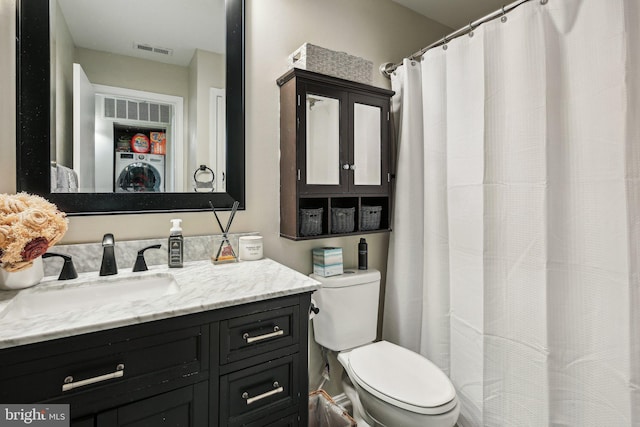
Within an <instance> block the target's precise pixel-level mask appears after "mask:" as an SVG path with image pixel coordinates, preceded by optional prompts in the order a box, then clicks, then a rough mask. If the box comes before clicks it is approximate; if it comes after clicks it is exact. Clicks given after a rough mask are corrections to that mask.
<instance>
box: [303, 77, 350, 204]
mask: <svg viewBox="0 0 640 427" xmlns="http://www.w3.org/2000/svg"><path fill="white" fill-rule="evenodd" d="M300 98H301V99H300V100H299V105H298V108H299V109H300V112H301V114H300V117H301V123H300V124H299V129H298V131H299V140H300V146H299V148H300V153H299V157H298V164H299V165H300V166H301V168H300V171H299V173H300V177H299V182H300V184H301V185H300V188H301V191H302V192H304V193H307V194H314V193H320V194H329V193H342V192H346V191H347V190H348V183H347V179H348V175H347V172H348V169H349V167H348V165H347V167H346V169H345V168H343V165H344V164H347V163H348V161H347V156H348V152H347V149H346V148H345V144H346V141H347V134H346V127H345V123H346V122H347V119H348V116H347V114H346V111H347V110H346V105H347V95H346V93H345V92H344V91H339V90H335V89H333V88H329V87H324V86H315V85H308V86H305V90H304V91H302V93H301V96H300Z"/></svg>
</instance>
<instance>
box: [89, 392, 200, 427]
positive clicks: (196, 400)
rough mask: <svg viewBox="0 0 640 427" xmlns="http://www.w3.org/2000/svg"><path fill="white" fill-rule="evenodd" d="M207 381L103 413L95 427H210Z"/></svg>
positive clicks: (98, 417) (99, 415) (97, 418)
mask: <svg viewBox="0 0 640 427" xmlns="http://www.w3.org/2000/svg"><path fill="white" fill-rule="evenodd" d="M207 389H208V385H207V383H206V382H202V383H198V384H194V385H192V386H189V387H183V388H180V389H177V390H172V391H169V392H166V393H162V394H159V395H156V396H152V397H149V398H146V399H143V400H140V401H137V402H134V403H130V404H128V405H123V406H121V407H118V408H115V409H112V410H109V411H106V412H103V413H100V414H98V415H97V417H96V423H95V425H96V427H121V426H122V427H124V426H127V427H161V426H167V427H169V426H171V427H177V426H181V427H182V426H184V427H188V426H193V427H207V426H208V425H209V422H208V418H209V415H208V410H207Z"/></svg>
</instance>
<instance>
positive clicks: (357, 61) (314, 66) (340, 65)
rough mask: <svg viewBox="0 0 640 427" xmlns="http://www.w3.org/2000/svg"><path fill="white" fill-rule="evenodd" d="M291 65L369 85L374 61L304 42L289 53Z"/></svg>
mask: <svg viewBox="0 0 640 427" xmlns="http://www.w3.org/2000/svg"><path fill="white" fill-rule="evenodd" d="M289 65H290V66H291V67H295V68H301V69H303V70H307V71H313V72H316V73H321V74H326V75H329V76H334V77H338V78H340V79H345V80H351V81H354V82H359V83H364V84H368V85H370V84H371V82H372V72H373V62H371V61H368V60H366V59H363V58H359V57H357V56H353V55H349V54H348V53H346V52H336V51H335V50H330V49H326V48H324V47H320V46H316V45H313V44H311V43H305V44H303V45H302V46H300V47H299V48H298V49H296V50H295V51H294V52H293V53H292V54H291V55H289Z"/></svg>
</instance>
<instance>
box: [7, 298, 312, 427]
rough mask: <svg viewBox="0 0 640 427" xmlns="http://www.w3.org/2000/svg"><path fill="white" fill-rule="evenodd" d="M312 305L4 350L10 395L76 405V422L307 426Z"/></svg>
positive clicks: (258, 307)
mask: <svg viewBox="0 0 640 427" xmlns="http://www.w3.org/2000/svg"><path fill="white" fill-rule="evenodd" d="M309 305H310V293H303V294H298V295H292V296H287V297H281V298H277V299H271V300H266V301H259V302H253V303H250V304H244V305H240V306H235V307H228V308H224V309H219V310H213V311H208V312H202V313H195V314H191V315H186V316H180V317H174V318H169V319H164V320H158V321H153V322H147V323H142V324H138V325H131V326H126V327H121V328H116V329H110V330H104V331H100V332H94V333H90V334H84V335H77V336H72V337H68V338H62V339H56V340H52V341H44V342H40V343H35V344H29V345H24V346H18V347H12V348H7V349H3V350H0V366H2V368H3V369H2V370H1V371H0V401H2V402H4V403H52V404H53V403H65V404H69V405H70V411H71V417H72V422H71V425H72V426H74V427H90V426H91V427H103V426H108V427H114V426H124V425H126V426H150V427H151V426H174V427H177V426H192V427H200V426H202V427H205V426H210V427H213V426H221V427H222V426H241V425H247V426H248V425H250V426H255V427H258V426H272V425H301V426H303V425H306V423H307V417H308V414H307V412H308V408H307V405H308V398H307V390H308V374H307V366H308V350H307V334H308V310H309ZM280 420H295V423H294V424H291V423H290V421H286V423H284V421H282V422H283V423H284V424H278V423H280ZM287 423H288V424H287Z"/></svg>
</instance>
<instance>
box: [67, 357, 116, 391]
mask: <svg viewBox="0 0 640 427" xmlns="http://www.w3.org/2000/svg"><path fill="white" fill-rule="evenodd" d="M123 376H124V363H120V364H119V365H118V366H116V370H115V372H111V373H109V374H104V375H99V376H97V377H93V378H87V379H86V380H80V381H76V382H73V377H72V376H71V375H69V376H68V377H66V378H65V379H64V384H62V391H69V390H73V389H74V388H78V387H83V386H86V385H89V384H95V383H99V382H101V381H106V380H112V379H114V378H120V377H123Z"/></svg>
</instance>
